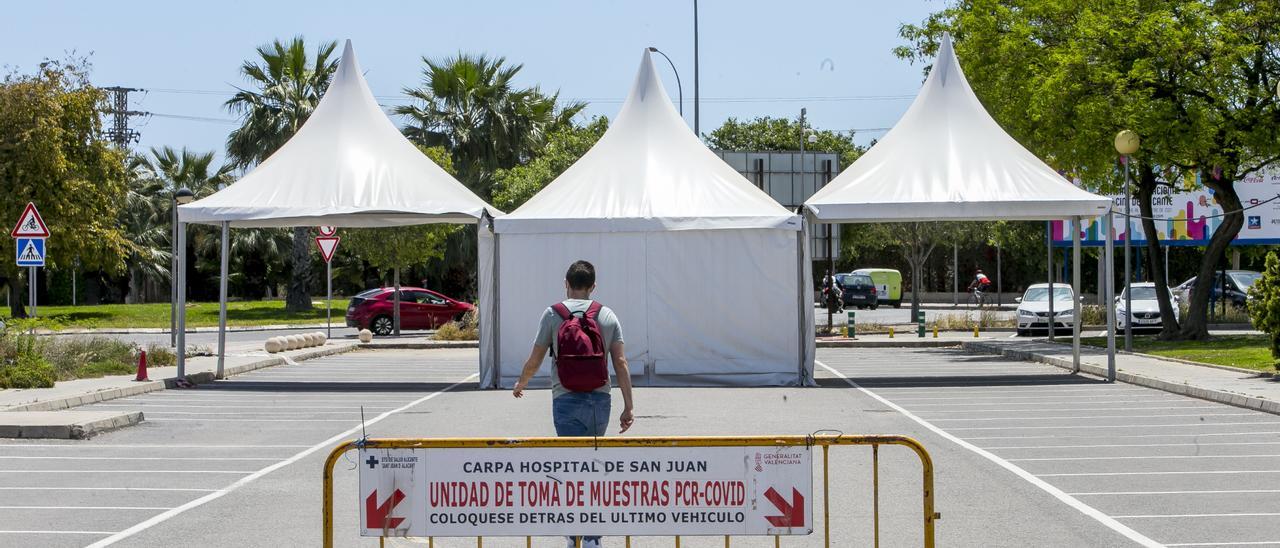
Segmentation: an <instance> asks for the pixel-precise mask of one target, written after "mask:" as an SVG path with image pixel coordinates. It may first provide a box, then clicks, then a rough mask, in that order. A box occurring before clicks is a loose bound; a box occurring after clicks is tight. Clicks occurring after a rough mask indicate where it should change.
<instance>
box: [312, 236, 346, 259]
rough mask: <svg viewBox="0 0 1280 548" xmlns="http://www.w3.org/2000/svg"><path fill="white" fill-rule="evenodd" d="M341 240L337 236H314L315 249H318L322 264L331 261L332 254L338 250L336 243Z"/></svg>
mask: <svg viewBox="0 0 1280 548" xmlns="http://www.w3.org/2000/svg"><path fill="white" fill-rule="evenodd" d="M340 241H342V238H339V237H337V236H316V247H319V248H320V256H321V257H323V258H324V262H326V263H327V262H330V261H332V260H333V252H334V251H337V249H338V242H340Z"/></svg>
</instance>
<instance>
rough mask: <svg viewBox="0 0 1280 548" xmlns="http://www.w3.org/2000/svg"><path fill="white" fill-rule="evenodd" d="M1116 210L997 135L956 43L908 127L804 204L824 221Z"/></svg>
mask: <svg viewBox="0 0 1280 548" xmlns="http://www.w3.org/2000/svg"><path fill="white" fill-rule="evenodd" d="M1110 205H1111V201H1110V200H1109V199H1107V198H1106V197H1103V196H1098V195H1096V194H1093V193H1090V192H1087V191H1085V190H1082V189H1080V188H1077V187H1076V186H1075V185H1073V184H1071V183H1070V182H1069V181H1067V180H1066V179H1065V178H1063V177H1062V176H1061V175H1059V174H1058V173H1057V172H1056V171H1054V170H1053V168H1051V167H1049V166H1048V165H1045V163H1044V162H1042V161H1040V159H1039V158H1036V156H1035V155H1034V154H1032V153H1031V152H1030V151H1028V150H1027V149H1025V148H1023V147H1022V145H1020V144H1018V142H1017V141H1015V140H1014V139H1013V138H1012V137H1010V136H1009V135H1008V134H1007V133H1005V132H1004V130H1002V129H1001V128H1000V126H999V124H997V123H996V121H995V120H993V119H992V118H991V116H990V115H989V114H987V111H986V109H984V108H983V107H982V104H981V103H980V102H978V97H977V96H976V95H974V93H973V89H972V88H970V87H969V82H968V81H966V80H965V77H964V73H963V72H962V71H961V70H960V63H959V61H958V60H957V59H956V56H955V52H954V50H953V49H952V46H951V38H950V37H943V40H942V45H941V47H940V48H939V50H938V57H937V59H936V60H935V61H934V64H933V70H932V71H931V72H930V73H929V77H928V79H926V80H925V83H924V86H923V88H921V90H920V94H919V95H918V96H916V99H915V102H913V103H912V104H911V108H909V109H908V110H907V112H906V114H904V115H903V116H902V119H901V120H899V121H898V123H897V124H896V125H895V126H894V127H893V129H892V130H890V131H889V133H887V134H886V135H885V136H884V138H883V139H881V140H880V141H879V142H877V143H876V144H875V146H872V147H871V149H870V150H868V151H867V153H866V154H864V155H863V156H862V157H861V158H859V159H858V160H857V161H856V162H854V163H853V165H851V166H849V168H848V169H846V170H844V172H842V173H840V175H839V176H837V177H836V178H835V179H832V180H831V182H830V183H828V184H827V186H825V187H823V188H822V189H821V190H819V191H818V192H817V193H815V194H814V195H813V196H812V197H811V198H809V200H807V201H806V202H805V206H806V207H807V208H808V209H809V211H810V212H811V213H812V214H813V216H814V217H816V218H817V219H819V220H822V221H826V222H882V221H915V220H922V219H928V220H987V219H1009V220H1045V219H1065V218H1069V217H1074V216H1081V217H1096V216H1098V215H1102V214H1104V213H1106V212H1107V210H1108V209H1109V208H1110Z"/></svg>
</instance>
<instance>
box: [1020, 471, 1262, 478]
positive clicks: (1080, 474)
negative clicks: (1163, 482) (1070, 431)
mask: <svg viewBox="0 0 1280 548" xmlns="http://www.w3.org/2000/svg"><path fill="white" fill-rule="evenodd" d="M1218 474H1280V470H1181V471H1175V472H1073V473H1069V474H1040V477H1042V478H1069V477H1083V476H1195V475H1201V476H1209V475H1218Z"/></svg>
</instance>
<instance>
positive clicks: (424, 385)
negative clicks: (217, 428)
mask: <svg viewBox="0 0 1280 548" xmlns="http://www.w3.org/2000/svg"><path fill="white" fill-rule="evenodd" d="M453 385H454V383H452V382H333V381H318V382H298V381H287V382H285V381H282V382H271V381H232V382H225V381H223V382H215V383H212V384H206V385H201V386H200V387H199V388H195V389H192V390H195V391H200V392H439V391H441V390H444V389H446V388H449V387H450V386H453ZM478 389H479V388H478V387H477V385H476V383H475V382H467V383H463V384H461V385H459V386H457V387H456V388H454V389H452V390H450V392H466V391H472V390H478Z"/></svg>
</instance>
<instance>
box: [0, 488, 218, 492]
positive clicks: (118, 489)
mask: <svg viewBox="0 0 1280 548" xmlns="http://www.w3.org/2000/svg"><path fill="white" fill-rule="evenodd" d="M216 490H217V489H188V488H185V487H0V491H184V492H186V491H189V492H192V493H212V492H214V491H216Z"/></svg>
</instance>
